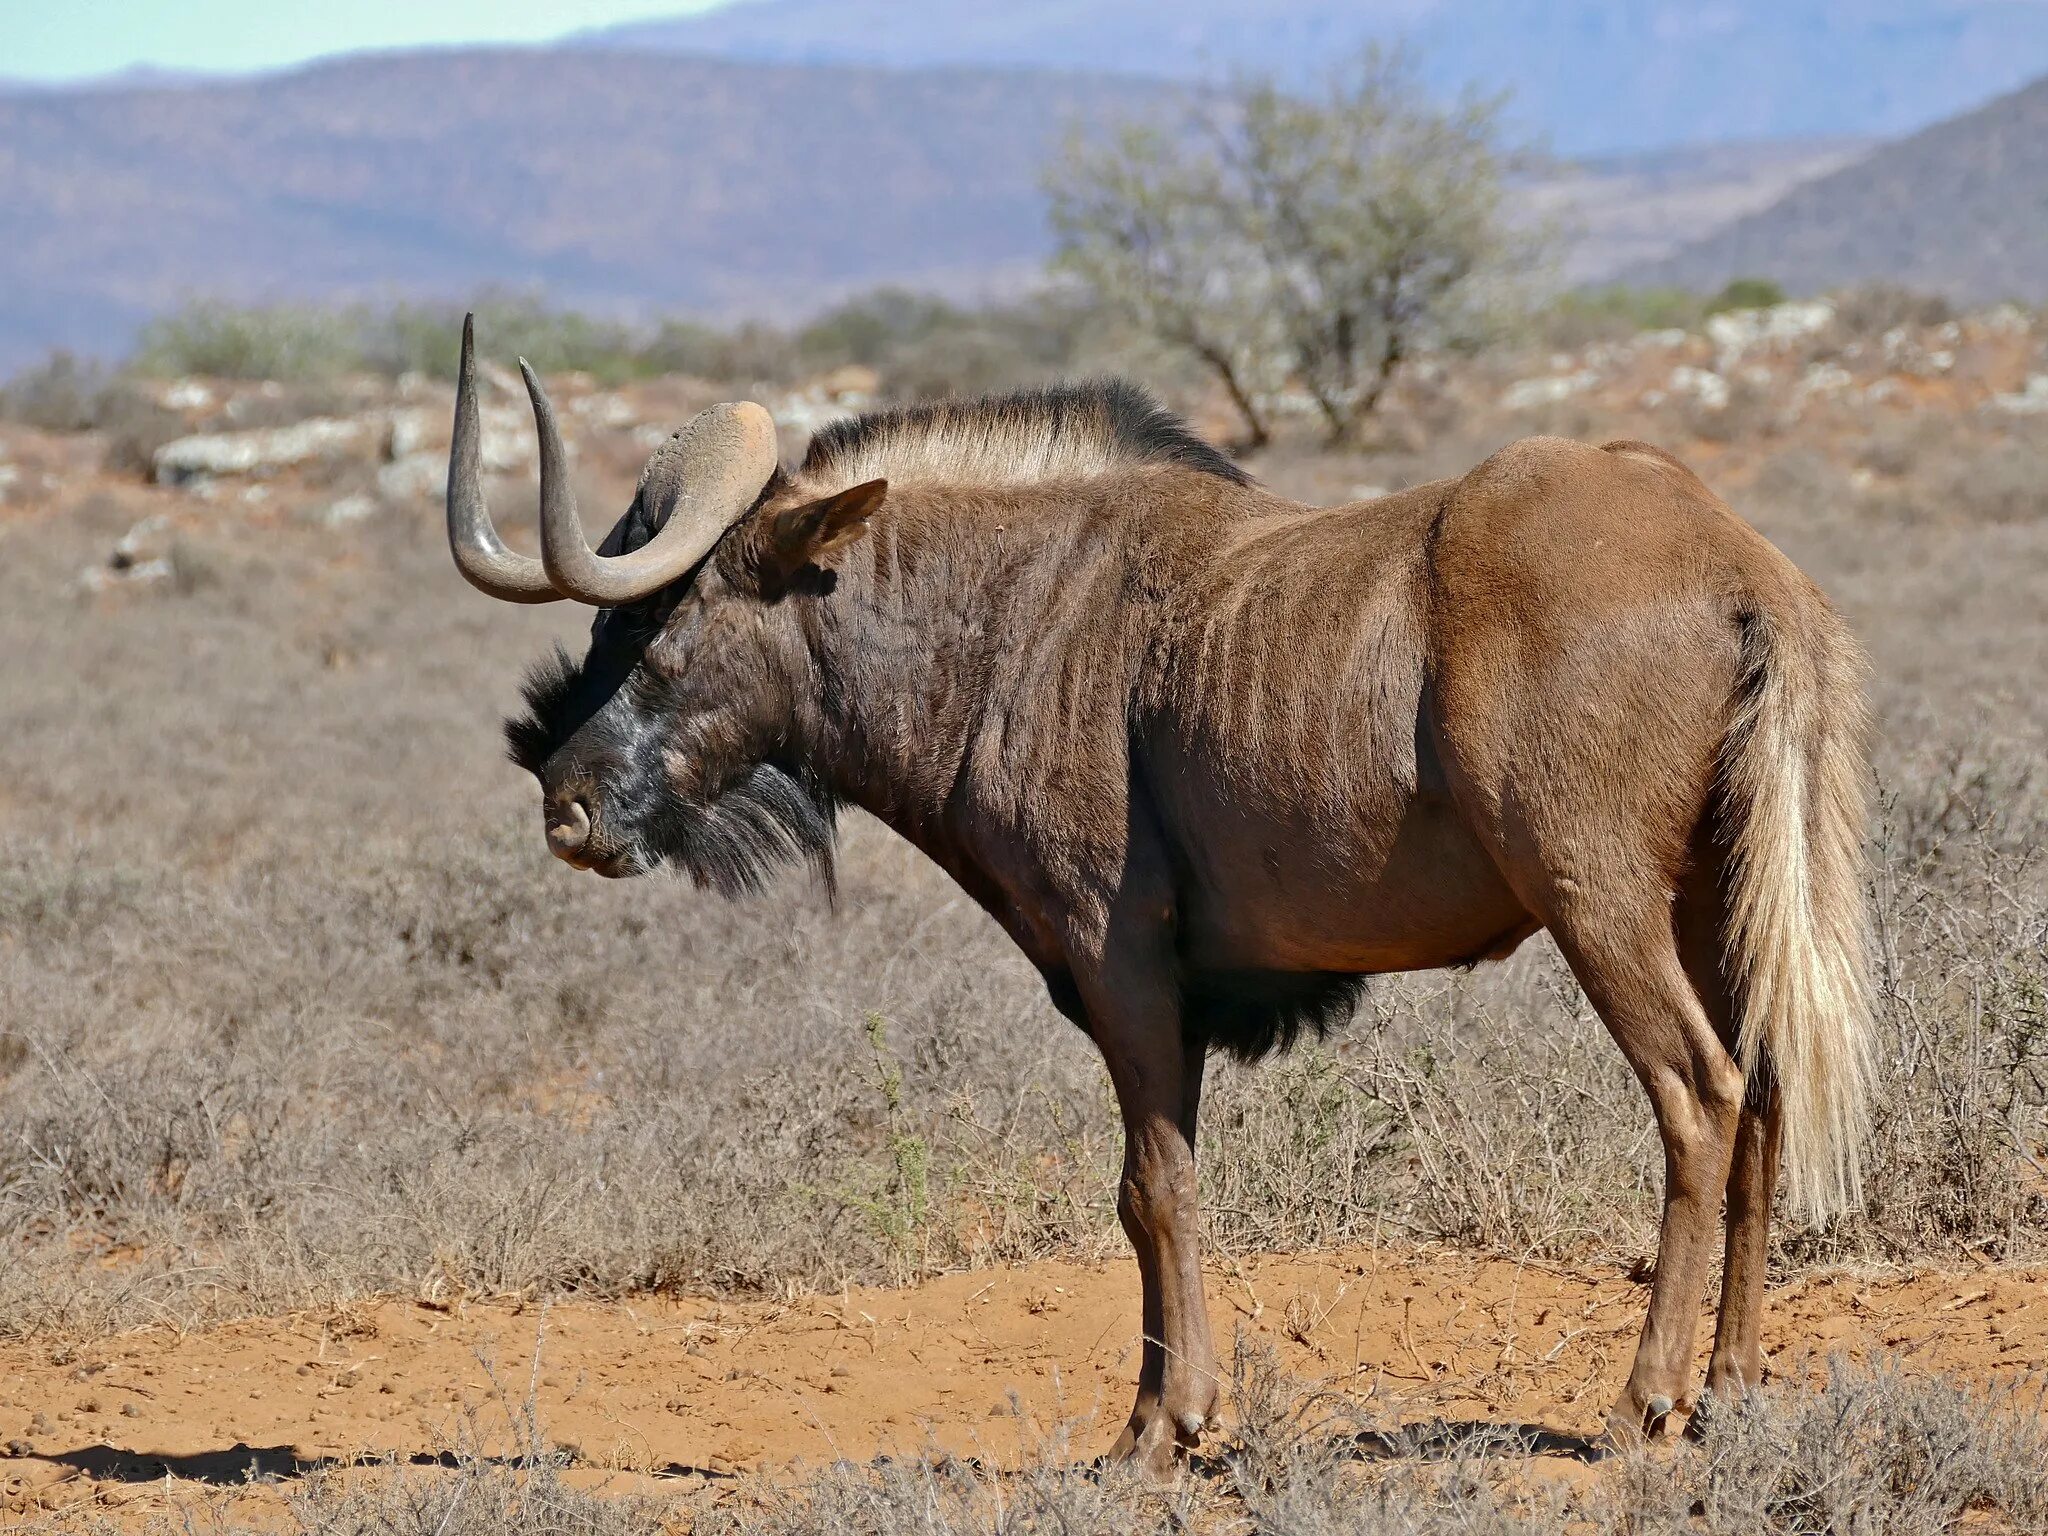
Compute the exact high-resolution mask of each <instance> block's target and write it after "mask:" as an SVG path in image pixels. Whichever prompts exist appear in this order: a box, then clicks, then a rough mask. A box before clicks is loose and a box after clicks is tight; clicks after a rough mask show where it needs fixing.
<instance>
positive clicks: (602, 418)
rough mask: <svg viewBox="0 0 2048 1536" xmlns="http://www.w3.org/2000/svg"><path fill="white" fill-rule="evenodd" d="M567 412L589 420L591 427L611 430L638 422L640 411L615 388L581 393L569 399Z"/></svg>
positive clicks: (637, 423) (621, 429)
mask: <svg viewBox="0 0 2048 1536" xmlns="http://www.w3.org/2000/svg"><path fill="white" fill-rule="evenodd" d="M569 414H570V415H571V416H575V417H577V418H579V419H580V420H583V421H587V422H589V423H590V424H591V425H592V426H593V427H603V428H605V429H607V430H609V431H613V432H618V431H623V430H624V429H625V428H627V427H633V426H638V425H639V424H640V413H639V412H638V411H636V410H634V409H633V407H632V405H631V403H630V402H628V401H627V399H626V397H625V396H624V395H622V394H620V393H618V392H617V391H616V390H606V391H604V392H603V393H601V394H595V395H582V396H579V397H578V398H576V399H574V400H571V401H570V402H569Z"/></svg>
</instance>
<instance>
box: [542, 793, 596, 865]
mask: <svg viewBox="0 0 2048 1536" xmlns="http://www.w3.org/2000/svg"><path fill="white" fill-rule="evenodd" d="M589 840H590V807H589V806H587V805H585V804H584V803H583V800H582V798H581V797H580V796H576V797H570V798H565V799H561V800H551V801H549V802H548V846H549V847H550V848H552V849H554V851H555V857H556V858H558V859H573V858H575V857H576V855H577V854H578V853H580V852H582V850H583V845H584V844H585V843H586V842H588V841H589Z"/></svg>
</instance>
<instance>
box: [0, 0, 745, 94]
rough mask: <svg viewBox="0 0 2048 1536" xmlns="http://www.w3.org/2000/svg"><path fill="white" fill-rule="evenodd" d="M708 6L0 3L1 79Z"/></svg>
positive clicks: (495, 33)
mask: <svg viewBox="0 0 2048 1536" xmlns="http://www.w3.org/2000/svg"><path fill="white" fill-rule="evenodd" d="M710 3H712V0H0V38H4V39H5V42H4V45H0V78H11V79H16V80H24V79H26V80H76V79H80V78H83V77H85V76H89V75H104V74H110V73H112V72H114V71H115V70H122V69H128V68H131V67H133V66H135V65H138V64H152V65H157V66H159V67H162V68H167V69H197V70H222V71H234V70H246V69H269V68H274V67H276V66H278V65H281V64H294V63H297V62H298V61H299V60H301V59H310V58H313V57H315V56H317V55H319V54H323V53H340V52H345V51H348V50H352V49H359V48H402V47H412V46H416V45H419V44H426V43H477V42H508V43H509V42H538V41H540V40H541V39H544V38H550V37H558V36H560V35H561V34H562V33H564V32H573V31H575V30H576V29H577V28H579V27H597V26H604V25H606V24H607V23H610V22H615V21H629V20H637V19H639V18H641V17H646V16H672V15H675V14H676V13H677V12H679V11H695V10H702V9H704V8H705V7H706V6H707V5H708V4H710Z"/></svg>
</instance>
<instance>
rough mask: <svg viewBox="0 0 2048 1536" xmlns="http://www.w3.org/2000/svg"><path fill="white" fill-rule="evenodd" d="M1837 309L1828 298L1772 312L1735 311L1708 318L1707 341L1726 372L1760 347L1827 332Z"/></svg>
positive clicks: (1776, 306)
mask: <svg viewBox="0 0 2048 1536" xmlns="http://www.w3.org/2000/svg"><path fill="white" fill-rule="evenodd" d="M1834 318H1835V306H1834V305H1832V304H1830V303H1828V302H1827V301H1826V300H1824V299H1810V300H1804V301H1799V300H1795V301H1793V302H1791V303H1788V304H1774V305H1772V306H1771V307H1770V308H1769V309H1731V310H1726V311H1724V312H1722V313H1721V314H1718V315H1709V316H1708V317H1707V339H1708V340H1709V341H1711V342H1713V344H1714V346H1715V347H1716V348H1717V349H1718V350H1719V353H1720V367H1721V369H1722V371H1723V372H1726V371H1727V370H1728V369H1730V368H1732V367H1734V366H1735V364H1736V363H1738V362H1740V361H1741V360H1742V358H1743V356H1744V355H1745V354H1746V353H1748V352H1750V351H1752V350H1754V349H1755V348H1757V347H1778V346H1782V345H1784V344H1785V343H1786V342H1789V341H1797V340H1799V339H1800V338H1801V337H1803V336H1812V335H1815V334H1817V333H1818V332H1820V331H1824V330H1826V329H1827V328H1828V326H1830V325H1831V324H1833V323H1834Z"/></svg>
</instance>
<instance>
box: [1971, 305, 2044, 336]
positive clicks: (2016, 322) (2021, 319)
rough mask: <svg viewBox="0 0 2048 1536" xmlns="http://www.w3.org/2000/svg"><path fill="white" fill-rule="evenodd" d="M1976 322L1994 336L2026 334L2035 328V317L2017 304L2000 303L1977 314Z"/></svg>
mask: <svg viewBox="0 0 2048 1536" xmlns="http://www.w3.org/2000/svg"><path fill="white" fill-rule="evenodd" d="M1976 322H1977V324H1978V325H1979V326H1981V327H1982V328H1983V329H1984V330H1986V331H1989V332H1990V333H1991V334H1992V335H1994V336H2024V335H2025V334H2026V333H2027V332H2029V331H2031V330H2032V329H2033V328H2034V317H2033V316H2032V315H2030V314H2028V313H2027V312H2026V311H2025V310H2024V309H2021V308H2020V307H2019V305H2017V304H2000V305H1998V306H1997V307H1996V308H1994V309H1987V310H1986V311H1985V312H1984V313H1983V314H1981V315H1978V316H1976Z"/></svg>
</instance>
